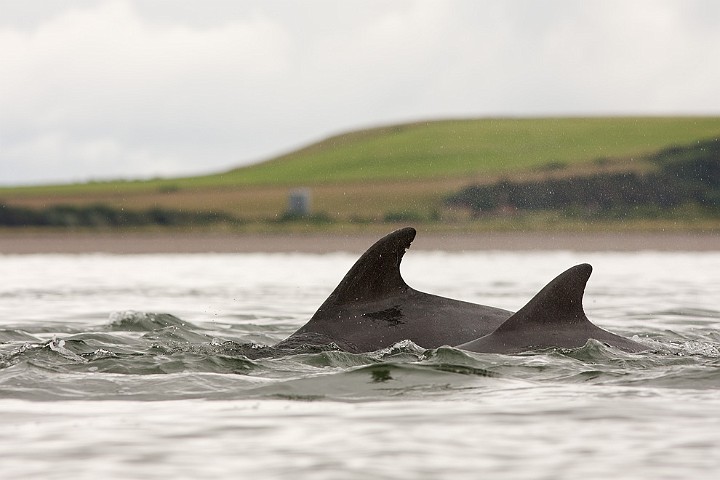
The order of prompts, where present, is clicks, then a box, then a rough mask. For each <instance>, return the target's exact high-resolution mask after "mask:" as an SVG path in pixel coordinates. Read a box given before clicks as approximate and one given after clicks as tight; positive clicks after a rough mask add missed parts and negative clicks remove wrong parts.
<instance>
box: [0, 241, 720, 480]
mask: <svg viewBox="0 0 720 480" xmlns="http://www.w3.org/2000/svg"><path fill="white" fill-rule="evenodd" d="M357 258H358V255H356V254H348V253H333V254H326V255H307V254H236V255H226V254H196V255H117V256H113V255H103V254H88V255H2V254H0V273H1V274H2V279H1V280H0V427H2V428H0V468H1V470H0V471H1V472H2V473H1V474H0V475H1V476H2V478H18V479H19V478H43V479H54V478H58V479H60V478H63V479H64V478H74V479H85V478H87V479H91V478H92V479H95V478H118V479H121V478H122V479H129V478H132V479H145V478H150V479H155V478H156V479H177V478H281V479H298V478H312V479H355V478H357V479H370V478H373V479H383V478H388V479H391V478H397V479H436V478H453V479H478V478H498V479H505V478H507V479H525V478H527V479H576V478H604V479H605V478H613V479H625V478H627V479H663V478H684V479H686V478H714V477H715V476H716V475H717V474H718V472H720V253H719V252H709V253H708V252H705V253H657V252H650V251H648V252H637V253H575V252H526V253H523V252H503V251H490V252H468V253H444V252H424V251H413V250H412V249H411V250H410V251H409V252H408V253H407V254H406V255H405V259H404V261H403V266H402V272H403V275H404V277H405V280H406V281H407V282H408V284H410V285H411V286H413V287H414V288H416V289H418V290H422V291H425V292H429V293H434V294H438V295H443V296H447V297H452V298H456V299H460V300H466V301H470V302H475V303H482V304H486V305H493V306H497V307H501V308H506V309H509V310H517V309H518V308H520V307H521V306H522V305H523V304H524V303H525V302H526V301H527V300H529V299H530V298H531V297H532V296H533V295H534V294H535V293H536V292H537V291H538V290H539V289H540V288H541V287H542V286H544V285H545V283H547V282H548V281H550V280H551V279H552V278H553V277H555V276H556V275H557V274H559V273H560V272H562V271H563V270H565V269H566V268H568V267H570V266H572V265H574V264H577V263H581V262H588V263H590V264H592V265H593V267H594V272H593V275H592V277H591V278H590V281H589V283H588V287H587V290H586V295H585V310H586V312H587V314H588V317H589V318H590V319H591V320H592V321H594V322H595V323H596V324H598V325H599V326H601V327H604V328H606V329H609V330H611V331H613V332H615V333H619V334H622V335H625V336H628V337H631V338H633V339H635V340H636V341H639V342H641V343H643V344H645V345H647V347H648V352H644V353H640V354H628V353H624V352H622V351H619V350H616V349H612V348H609V347H606V346H604V345H602V344H599V343H596V342H589V343H588V344H587V345H585V346H584V347H582V348H579V349H571V350H545V351H537V352H529V353H526V354H522V355H515V356H508V355H497V354H474V353H468V352H464V351H461V350H458V349H455V348H452V347H443V348H439V349H436V350H425V349H422V348H420V347H418V346H416V345H414V344H412V343H410V342H401V343H399V344H397V345H395V346H393V347H392V348H388V349H385V350H380V351H376V352H372V353H368V354H362V355H357V354H348V353H344V352H341V351H336V350H332V349H329V350H324V351H322V350H319V349H307V350H304V351H299V352H297V353H296V354H294V355H285V356H280V357H278V356H273V355H267V354H266V353H267V351H268V350H267V346H268V345H272V344H274V343H275V342H277V341H279V340H281V339H283V338H285V337H287V336H288V335H289V334H291V333H292V332H293V331H294V330H295V329H296V328H298V327H299V326H301V325H302V324H304V323H305V322H306V321H307V320H308V319H309V318H310V316H311V315H312V314H313V312H314V311H315V309H316V308H317V307H318V306H319V305H320V304H321V303H322V301H323V300H324V299H325V298H326V297H327V295H328V294H329V293H330V292H331V291H332V290H333V289H334V288H335V286H336V284H337V283H338V282H339V281H340V279H341V278H342V277H343V276H344V274H345V273H346V271H347V270H348V269H349V268H350V266H351V265H352V264H353V263H354V262H355V260H356V259H357Z"/></svg>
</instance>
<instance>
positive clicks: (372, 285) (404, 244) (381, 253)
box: [320, 227, 415, 309]
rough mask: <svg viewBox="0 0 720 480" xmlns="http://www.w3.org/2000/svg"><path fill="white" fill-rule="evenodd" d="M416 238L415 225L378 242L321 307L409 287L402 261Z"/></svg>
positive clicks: (384, 294)
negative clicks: (403, 276) (401, 270)
mask: <svg viewBox="0 0 720 480" xmlns="http://www.w3.org/2000/svg"><path fill="white" fill-rule="evenodd" d="M414 239H415V229H414V228H411V227H406V228H402V229H400V230H396V231H394V232H392V233H390V234H388V235H386V236H384V237H383V238H381V239H380V240H378V241H377V242H375V244H374V245H373V246H372V247H370V248H369V249H368V250H367V251H366V252H365V253H364V254H363V255H362V256H361V257H360V258H359V259H358V261H357V262H355V265H353V266H352V268H351V269H350V270H349V271H348V273H347V274H345V277H344V278H343V279H342V281H341V282H340V284H339V285H338V286H337V287H336V288H335V290H334V291H333V293H331V294H330V296H329V297H328V299H327V300H326V301H325V303H324V304H323V305H322V306H321V307H320V309H322V308H323V307H327V306H330V305H337V304H341V303H348V302H362V301H366V300H372V299H376V298H381V297H384V296H387V295H391V294H393V293H400V292H403V291H406V290H407V289H408V288H410V287H408V285H407V284H406V283H405V281H404V280H403V278H402V276H401V275H400V262H401V261H402V258H403V255H405V250H407V249H408V248H409V247H410V244H411V243H412V241H413V240H414Z"/></svg>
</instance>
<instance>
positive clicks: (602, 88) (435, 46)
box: [0, 0, 720, 184]
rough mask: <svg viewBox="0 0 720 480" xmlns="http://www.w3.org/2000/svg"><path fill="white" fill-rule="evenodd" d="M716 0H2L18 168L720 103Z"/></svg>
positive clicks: (3, 119) (159, 160)
mask: <svg viewBox="0 0 720 480" xmlns="http://www.w3.org/2000/svg"><path fill="white" fill-rule="evenodd" d="M717 5H718V4H717V2H714V1H712V0H696V1H681V0H652V1H651V0H642V1H640V0H638V1H634V2H626V1H620V0H613V1H609V2H575V1H566V0H556V1H553V2H549V3H548V2H542V4H539V3H538V2H535V1H528V0H515V1H505V0H503V1H498V0H492V1H484V2H478V1H463V0H456V1H443V2H440V1H425V0H401V1H393V2H387V1H379V0H377V1H376V0H372V1H368V0H365V1H362V2H356V1H346V2H345V1H344V2H336V1H330V0H322V1H316V2H309V3H308V2H305V3H303V4H301V5H300V4H298V3H297V2H287V1H280V0H265V1H257V2H235V1H221V0H218V1H216V2H213V8H209V7H207V5H206V4H205V2H198V1H192V0H177V1H173V2H170V3H168V2H144V1H132V0H116V1H99V0H83V1H79V2H72V3H64V2H63V3H60V2H54V1H53V2H44V1H42V0H28V1H27V2H18V3H17V4H11V5H10V6H8V5H7V4H3V6H0V9H1V10H3V11H2V12H0V78H1V79H2V81H1V83H0V111H1V112H2V115H0V183H4V184H8V183H24V182H39V181H58V180H62V181H69V180H82V179H89V178H113V177H130V178H135V177H147V176H155V175H179V174H189V173H199V172H210V171H214V170H221V169H224V168H230V167H232V166H235V165H238V164H240V163H242V162H247V161H251V160H259V159H262V158H266V157H268V156H270V155H273V154H277V153H280V152H282V151H285V150H288V149H291V148H294V147H296V146H298V145H299V144H302V143H306V142H309V141H312V140H315V139H317V138H319V137H322V136H325V135H328V134H331V133H337V132H340V131H344V130H347V129H351V128H356V127H362V126H368V125H374V124H379V123H389V122H394V121H403V120H414V119H418V118H433V117H449V116H483V115H556V114H574V115H581V114H614V113H620V114H674V113H701V114H718V113H719V112H720V97H718V96H717V95H716V92H715V90H716V87H715V85H717V84H718V83H719V82H720V65H718V64H717V62H715V60H714V55H716V46H717V45H719V44H720V20H719V19H720V7H718V6H717Z"/></svg>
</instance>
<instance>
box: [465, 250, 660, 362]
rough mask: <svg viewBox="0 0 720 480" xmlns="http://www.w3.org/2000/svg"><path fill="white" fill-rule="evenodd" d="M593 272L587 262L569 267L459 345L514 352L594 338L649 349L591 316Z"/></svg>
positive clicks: (632, 349) (618, 345)
mask: <svg viewBox="0 0 720 480" xmlns="http://www.w3.org/2000/svg"><path fill="white" fill-rule="evenodd" d="M591 273H592V267H591V266H590V265H588V264H587V263H584V264H581V265H576V266H574V267H572V268H570V269H568V270H566V271H565V272H563V273H561V274H560V275H558V276H557V277H556V278H555V279H554V280H553V281H551V282H550V283H548V284H547V285H546V286H545V288H543V289H542V290H540V292H539V293H538V294H537V295H535V297H533V298H532V300H530V301H529V302H528V303H527V304H526V305H525V306H524V307H523V308H521V309H520V310H519V311H518V312H517V313H515V314H514V315H513V316H512V317H510V318H509V319H507V320H506V321H505V322H504V323H503V324H502V325H500V326H499V327H498V328H497V329H496V330H495V331H493V332H492V333H490V334H489V335H486V336H484V337H482V338H479V339H477V340H474V341H472V342H468V343H464V344H460V345H458V348H461V349H463V350H469V351H473V352H482V353H510V354H512V353H520V352H523V351H528V350H537V349H543V348H552V347H556V348H578V347H582V346H583V345H585V344H586V343H587V341H588V340H589V339H591V338H592V339H595V340H597V341H599V342H603V343H605V344H608V345H611V346H613V347H616V348H619V349H621V350H625V351H627V352H640V351H643V350H647V347H644V346H643V345H641V344H639V343H637V342H634V341H632V340H629V339H627V338H624V337H621V336H619V335H615V334H613V333H610V332H608V331H606V330H603V329H602V328H600V327H598V326H596V325H594V324H593V323H591V322H590V320H588V318H587V316H586V315H585V311H584V310H583V305H582V300H583V294H584V293H585V285H586V284H587V281H588V279H589V278H590V274H591Z"/></svg>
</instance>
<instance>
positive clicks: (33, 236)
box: [0, 229, 720, 254]
mask: <svg viewBox="0 0 720 480" xmlns="http://www.w3.org/2000/svg"><path fill="white" fill-rule="evenodd" d="M388 233H389V231H388ZM382 235H383V234H375V233H351V234H347V235H346V234H342V233H332V234H331V233H312V234H279V233H278V234H253V233H213V232H190V233H187V232H167V233H165V232H163V233H146V232H143V233H137V232H114V233H111V232H107V233H106V232H100V233H96V232H28V231H18V232H13V231H4V232H0V254H38V253H59V254H66V253H69V254H80V253H111V254H150V253H209V252H216V253H252V252H257V253H263V252H264V253H291V252H298V253H328V252H338V251H345V252H354V253H360V252H363V251H364V250H366V249H367V248H368V247H369V246H370V245H372V244H373V243H374V242H375V241H376V240H377V239H379V238H380V237H382ZM412 249H413V250H444V251H453V252H457V251H478V250H480V251H482V250H510V251H530V250H573V251H640V250H654V251H693V252H697V251H714V250H720V234H718V233H679V232H671V233H654V232H653V233H644V232H627V233H625V232H622V233H618V232H612V233H598V232H591V233H586V232H579V233H573V232H558V233H554V232H489V233H450V234H444V233H436V232H429V233H424V232H422V229H420V230H419V231H418V236H417V238H416V239H415V241H414V242H413V244H412Z"/></svg>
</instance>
